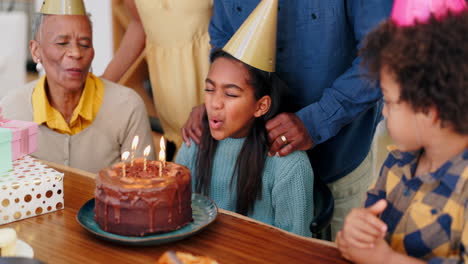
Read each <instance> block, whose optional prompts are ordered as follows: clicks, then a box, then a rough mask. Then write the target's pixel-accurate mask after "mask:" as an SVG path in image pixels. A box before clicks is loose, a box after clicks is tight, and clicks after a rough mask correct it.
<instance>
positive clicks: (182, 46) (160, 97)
mask: <svg viewBox="0 0 468 264" xmlns="http://www.w3.org/2000/svg"><path fill="white" fill-rule="evenodd" d="M125 3H126V6H127V7H128V9H129V10H130V12H131V13H132V20H131V22H130V24H129V26H128V28H127V31H126V33H125V35H124V37H123V39H122V42H121V45H120V47H119V49H118V50H117V52H116V54H115V56H114V59H113V60H112V61H111V62H110V63H109V65H108V67H107V69H106V71H105V72H104V74H103V75H102V77H103V78H106V79H108V80H110V81H115V82H116V81H118V80H119V79H120V78H121V77H122V75H123V74H124V73H125V72H126V71H127V69H128V68H129V67H130V66H131V65H132V63H133V62H134V61H135V60H136V59H137V58H138V56H139V55H140V54H141V52H142V51H143V49H144V47H146V58H147V62H148V69H149V73H150V80H151V87H152V91H153V95H154V103H155V106H156V111H157V114H158V117H159V119H160V121H161V125H162V128H163V130H164V136H165V137H166V138H167V139H168V140H169V141H172V142H173V143H175V144H176V146H177V147H179V146H180V145H181V143H182V136H181V129H182V126H183V124H184V123H185V121H186V120H187V118H188V116H189V114H190V112H191V110H192V108H193V107H194V106H196V105H199V104H201V103H202V102H203V89H204V88H205V77H206V75H207V73H208V70H209V65H210V62H209V57H210V45H209V35H208V24H209V22H210V18H211V14H212V6H213V0H196V1H182V0H126V1H125Z"/></svg>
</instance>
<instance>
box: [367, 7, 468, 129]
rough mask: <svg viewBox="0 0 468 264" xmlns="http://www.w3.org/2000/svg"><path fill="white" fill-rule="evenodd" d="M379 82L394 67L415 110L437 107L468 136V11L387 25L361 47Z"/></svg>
mask: <svg viewBox="0 0 468 264" xmlns="http://www.w3.org/2000/svg"><path fill="white" fill-rule="evenodd" d="M360 54H361V56H362V58H363V62H362V64H363V66H364V67H365V68H366V69H367V70H368V71H369V73H370V77H371V79H373V80H375V81H376V80H378V79H379V76H380V70H381V69H382V67H388V68H387V69H388V70H389V72H390V73H392V74H394V77H395V78H396V81H397V82H398V83H399V84H400V89H401V91H400V100H402V101H405V102H407V103H409V104H410V105H411V106H412V108H413V109H414V110H415V111H423V112H426V111H427V110H428V109H429V108H430V107H433V106H434V107H436V109H437V111H438V114H439V118H440V120H441V121H442V125H443V126H446V125H451V126H453V128H454V130H455V131H456V132H457V133H460V134H468V12H467V11H464V12H462V13H461V14H458V15H452V14H449V15H448V16H447V17H446V18H444V19H443V20H442V21H437V20H436V19H435V18H434V17H433V18H431V20H430V21H429V22H428V23H424V24H417V25H415V26H412V27H397V26H396V25H395V24H394V23H393V22H392V21H391V20H388V21H386V22H384V23H382V24H381V25H380V26H379V27H378V28H376V29H375V30H374V31H372V32H371V33H370V34H369V35H368V36H367V37H366V41H365V43H364V46H363V47H362V48H361V50H360Z"/></svg>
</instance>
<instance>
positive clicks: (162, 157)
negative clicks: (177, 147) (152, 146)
mask: <svg viewBox="0 0 468 264" xmlns="http://www.w3.org/2000/svg"><path fill="white" fill-rule="evenodd" d="M159 147H160V148H161V150H160V151H159V160H160V161H166V144H164V137H161V140H160V141H159Z"/></svg>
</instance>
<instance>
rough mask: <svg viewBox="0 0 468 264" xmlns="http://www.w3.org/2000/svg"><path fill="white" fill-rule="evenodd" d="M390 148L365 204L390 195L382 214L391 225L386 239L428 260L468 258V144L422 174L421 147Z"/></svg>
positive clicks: (459, 259) (397, 249)
mask: <svg viewBox="0 0 468 264" xmlns="http://www.w3.org/2000/svg"><path fill="white" fill-rule="evenodd" d="M390 150H391V152H390V154H389V156H388V157H387V160H386V161H385V163H384V165H383V167H382V170H381V173H380V177H379V179H378V180H377V182H376V184H375V186H374V187H373V188H371V189H370V190H369V192H368V196H367V200H366V204H365V205H366V207H368V206H370V205H372V204H374V203H375V202H377V201H378V200H380V199H386V200H387V202H388V206H387V208H386V210H385V211H384V212H383V213H382V214H381V216H380V218H381V219H382V220H383V221H384V222H385V223H386V224H387V225H388V234H387V237H386V240H387V242H388V243H389V244H390V245H391V247H392V248H393V249H394V250H395V251H398V252H400V253H403V254H406V255H409V256H413V257H416V258H420V259H424V260H426V261H429V263H464V262H466V263H468V252H467V250H466V249H465V248H466V246H467V245H468V228H467V227H466V224H467V223H468V210H467V197H468V182H467V179H468V149H465V150H464V151H463V152H462V153H460V154H458V155H457V156H456V157H454V158H452V159H451V160H449V161H447V162H446V163H445V164H444V165H443V166H442V167H440V168H439V169H438V170H437V171H436V172H434V173H428V174H424V175H420V176H417V177H415V176H414V174H415V171H416V167H417V166H416V165H417V161H418V159H419V155H420V152H416V153H408V152H400V151H398V150H396V149H394V148H392V149H390Z"/></svg>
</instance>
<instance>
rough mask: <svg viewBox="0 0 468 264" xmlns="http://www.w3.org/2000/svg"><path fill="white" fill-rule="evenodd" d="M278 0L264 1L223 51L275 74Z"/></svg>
mask: <svg viewBox="0 0 468 264" xmlns="http://www.w3.org/2000/svg"><path fill="white" fill-rule="evenodd" d="M277 24H278V0H262V1H261V2H260V4H258V6H257V7H256V8H255V9H254V10H253V11H252V13H251V14H250V15H249V17H248V18H247V19H246V20H245V21H244V23H243V24H242V26H241V27H240V28H239V29H238V30H237V32H236V33H235V34H234V36H232V38H231V39H230V40H229V42H228V43H227V44H226V45H225V46H224V48H223V50H224V51H225V52H227V53H229V54H231V55H232V56H234V57H235V58H236V59H238V60H240V61H242V62H244V63H246V64H248V65H250V66H252V67H255V68H257V69H260V70H263V71H266V72H274V71H275V64H276V31H277Z"/></svg>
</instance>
